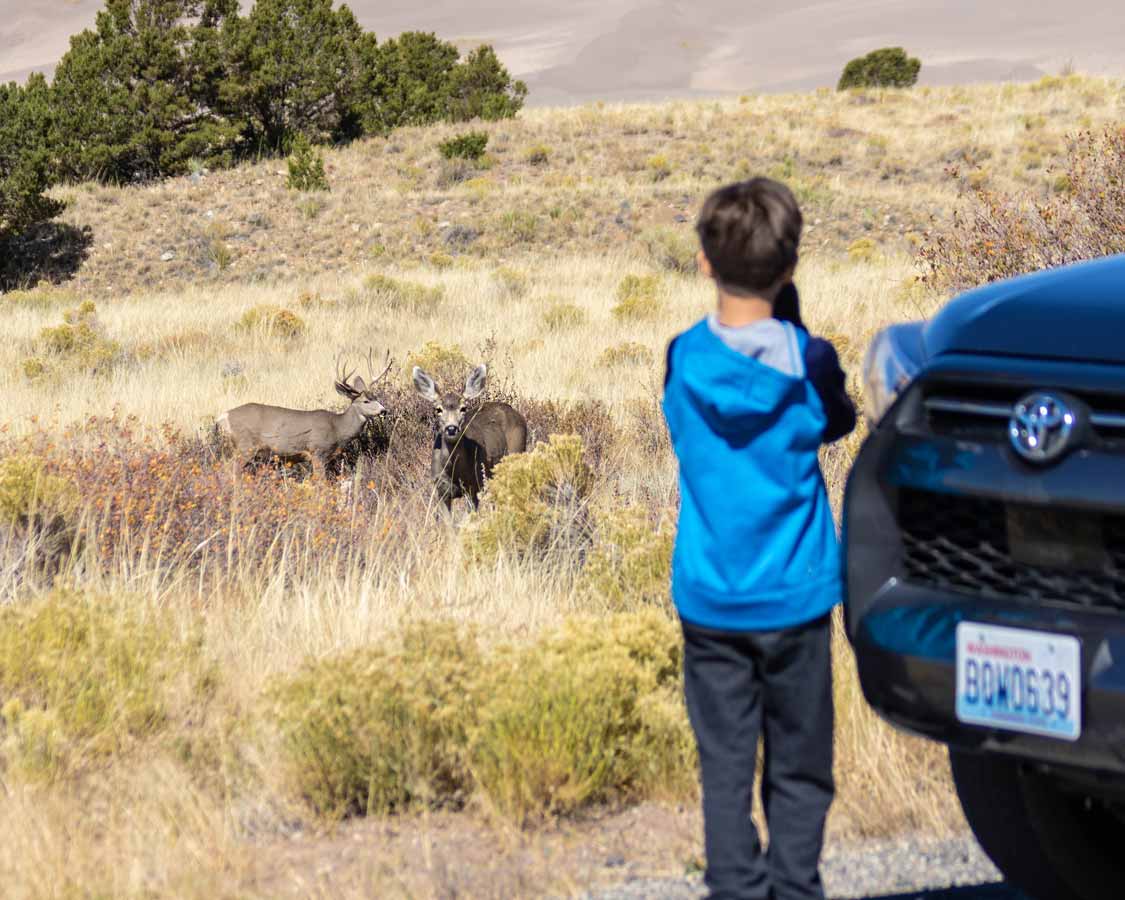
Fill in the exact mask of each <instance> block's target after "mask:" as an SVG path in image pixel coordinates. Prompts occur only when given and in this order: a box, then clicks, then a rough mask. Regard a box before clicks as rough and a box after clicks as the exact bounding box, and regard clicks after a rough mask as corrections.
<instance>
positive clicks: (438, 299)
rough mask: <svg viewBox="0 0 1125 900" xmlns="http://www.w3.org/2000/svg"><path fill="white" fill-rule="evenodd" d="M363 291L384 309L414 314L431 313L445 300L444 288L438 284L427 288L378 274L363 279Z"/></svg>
mask: <svg viewBox="0 0 1125 900" xmlns="http://www.w3.org/2000/svg"><path fill="white" fill-rule="evenodd" d="M363 289H364V291H366V293H367V295H368V296H369V297H370V298H371V299H372V300H373V301H374V302H376V303H378V304H379V305H380V306H382V307H384V308H386V309H404V310H410V311H411V312H415V313H424V312H432V311H433V310H435V309H436V308H437V307H438V306H440V305H441V303H442V301H443V300H445V288H444V287H442V286H441V285H440V284H439V285H434V286H433V287H427V286H426V285H424V284H418V283H416V282H413V281H402V280H400V279H397V278H391V277H390V276H389V275H382V274H379V273H376V274H373V275H368V276H367V277H366V278H365V279H363Z"/></svg>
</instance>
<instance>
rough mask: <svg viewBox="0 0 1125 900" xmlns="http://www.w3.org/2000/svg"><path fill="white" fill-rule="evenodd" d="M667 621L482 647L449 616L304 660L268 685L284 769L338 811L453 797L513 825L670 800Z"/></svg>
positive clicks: (583, 624) (687, 760)
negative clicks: (619, 804) (610, 805)
mask: <svg viewBox="0 0 1125 900" xmlns="http://www.w3.org/2000/svg"><path fill="white" fill-rule="evenodd" d="M680 673H681V651H680V638H679V633H678V630H677V628H676V626H675V625H674V623H673V622H672V621H671V620H670V619H669V617H668V616H666V615H662V614H659V613H656V612H654V611H646V612H643V613H636V614H631V615H617V616H612V617H608V618H607V617H605V616H602V617H599V618H597V619H581V620H576V621H572V622H569V623H567V624H566V625H565V626H563V627H562V628H560V629H558V630H557V631H553V632H549V633H547V634H545V635H543V636H541V637H539V638H538V639H536V640H534V641H531V642H529V643H528V644H526V645H523V646H520V647H501V648H497V649H494V650H491V651H488V652H485V651H483V650H482V648H481V646H480V645H479V644H478V642H477V640H476V638H475V636H474V635H473V634H472V633H467V632H464V631H459V630H458V629H457V628H456V627H455V626H453V625H451V624H448V623H418V624H415V625H412V626H409V627H408V628H407V629H406V630H405V632H404V633H403V635H402V637H401V639H396V640H394V641H390V642H387V643H385V644H383V645H380V646H376V647H370V648H364V649H361V650H355V651H352V652H350V653H347V654H344V655H342V656H340V657H337V658H335V659H329V660H323V661H317V662H313V663H310V664H309V665H307V666H305V668H304V669H302V670H301V671H300V672H298V673H297V674H296V675H293V676H289V677H287V678H284V679H281V680H279V681H277V682H275V683H274V684H273V685H271V687H270V688H269V690H268V691H267V709H268V712H269V716H270V719H271V720H272V721H273V723H274V724H275V726H276V727H277V729H278V732H279V736H280V745H281V750H282V757H283V760H284V774H285V776H286V778H287V780H288V781H289V784H290V785H291V786H292V788H293V790H294V792H295V793H297V794H298V795H299V796H301V797H302V798H303V799H304V800H305V801H306V802H307V803H308V804H309V805H310V806H311V807H312V808H313V809H314V810H315V811H317V812H318V813H320V814H322V815H325V816H329V817H336V816H340V815H347V814H349V813H351V814H357V813H358V814H364V813H389V812H399V811H408V810H413V809H423V808H443V807H444V808H457V807H460V806H461V805H463V804H464V803H465V802H466V801H467V800H468V799H470V798H471V797H473V796H479V797H480V799H481V800H483V801H484V803H485V804H486V805H487V806H488V807H489V808H490V809H491V810H492V811H493V812H495V813H497V814H499V815H501V816H503V817H505V818H507V819H509V820H511V821H513V822H515V823H517V824H523V823H526V822H530V821H534V820H537V819H541V818H543V817H546V816H551V815H565V814H569V813H573V812H577V811H579V810H581V809H583V808H585V807H588V806H590V805H593V804H598V803H606V802H613V801H623V800H635V799H636V800H639V799H646V798H648V797H653V798H659V797H664V798H672V797H675V798H681V797H683V796H684V795H685V794H689V793H691V792H692V791H693V790H694V786H695V760H694V751H693V745H692V739H691V732H690V729H689V728H688V723H687V717H686V715H685V713H684V708H683V700H682V695H681V690H680V677H681V675H680Z"/></svg>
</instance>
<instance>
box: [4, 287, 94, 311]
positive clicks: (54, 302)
mask: <svg viewBox="0 0 1125 900" xmlns="http://www.w3.org/2000/svg"><path fill="white" fill-rule="evenodd" d="M76 299H77V294H75V293H74V291H72V290H69V289H68V288H61V287H58V286H57V285H53V284H51V283H50V282H47V281H41V282H39V284H37V285H36V286H35V287H33V288H25V289H21V290H15V291H8V292H7V293H5V294H0V308H2V307H3V306H9V305H11V306H22V307H25V308H27V309H40V310H47V309H50V308H52V307H55V306H61V305H62V304H64V303H73V302H74V301H75V300H76Z"/></svg>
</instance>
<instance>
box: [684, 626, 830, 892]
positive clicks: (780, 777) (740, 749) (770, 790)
mask: <svg viewBox="0 0 1125 900" xmlns="http://www.w3.org/2000/svg"><path fill="white" fill-rule="evenodd" d="M683 629H684V692H685V694H686V696H687V706H688V714H689V716H690V717H691V725H692V728H693V729H694V731H695V737H696V741H697V743H698V745H699V760H700V765H701V768H702V770H703V825H704V838H705V842H706V849H707V876H706V882H707V887H708V888H709V889H710V891H711V897H712V898H713V900H823V898H824V889H823V887H822V886H821V883H820V873H819V871H818V867H819V863H820V851H821V848H822V846H823V843H824V821H825V818H826V817H827V815H828V807H829V806H830V805H831V803H832V796H833V793H834V785H833V781H832V719H833V714H832V668H831V666H832V662H831V650H830V637H831V631H830V620H829V617H827V616H825V617H824V618H823V619H818V620H817V621H815V622H811V623H809V624H808V625H804V626H800V627H798V628H792V629H787V630H784V631H770V632H737V633H735V632H722V631H712V630H710V629H705V628H699V627H697V626H694V625H690V624H688V623H687V622H685V623H683ZM759 735H761V736H762V738H763V739H764V741H763V743H764V747H765V756H764V759H763V775H762V805H763V807H764V809H765V814H766V822H767V824H768V826H769V850H768V852H767V853H763V852H762V845H761V842H760V840H759V837H758V831H757V829H756V828H755V827H754V823H753V822H752V821H751V819H750V808H751V797H752V794H753V789H754V765H755V758H756V755H757V749H758V737H759Z"/></svg>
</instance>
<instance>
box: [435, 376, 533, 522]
mask: <svg viewBox="0 0 1125 900" xmlns="http://www.w3.org/2000/svg"><path fill="white" fill-rule="evenodd" d="M487 380H488V368H487V366H483V365H480V366H477V367H476V368H475V369H473V371H472V372H470V373H469V377H468V378H467V379H465V390H464V391H463V392H462V393H460V394H458V393H455V392H450V393H446V394H442V393H441V392H440V391H439V390H438V386H437V384H436V383H435V382H434V379H433V378H431V377H430V376H429V375H428V374H426V373H425V372H424V371H422V370H421V369H420V368H418V367H417V366H415V367H414V388H415V390H416V391H417V392H418V393H419V394H420V395H421V396H422V397H424V398H425V399H426V400H429V401H430V402H431V403H433V404H434V446H433V457H432V459H431V462H430V473H431V474H432V475H433V479H434V487H435V488H436V490H437V495H438V497H439V498H440V499H441V500H442V502H444V503H445V509H446V512H447V513H450V512H451V511H452V508H453V501H454V499H456V498H457V497H466V498H468V501H469V505H470V506H472V507H473V508H474V509H475V508H476V506H477V503H478V497H479V495H480V492H481V491H482V490H483V488H484V483H485V481H486V480H487V479H488V478H489V476H491V474H492V469H493V467H494V466H495V465H496V464H497V463H498V462H500V460H501V459H503V458H504V457H505V456H507V455H508V454H509V453H523V451H524V450H526V449H527V421H526V420H525V419H524V417H523V416H522V415H520V414H519V413H518V412H517V411H516V410H515V409H514V408H513V407H512V406H511V405H509V404H507V403H497V402H489V403H482V404H481V405H480V406H479V407H478V408H476V409H475V410H473V409H471V408H470V404H471V403H472V401H474V400H476V399H477V398H478V397H480V395H481V394H483V393H484V386H485V383H486V381H487Z"/></svg>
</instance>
